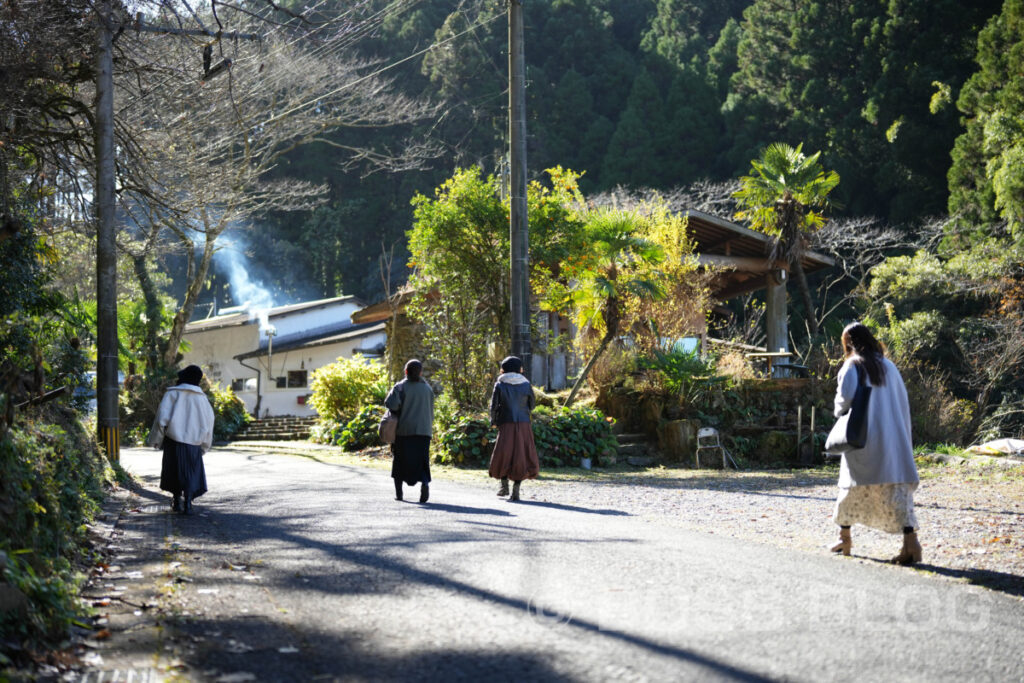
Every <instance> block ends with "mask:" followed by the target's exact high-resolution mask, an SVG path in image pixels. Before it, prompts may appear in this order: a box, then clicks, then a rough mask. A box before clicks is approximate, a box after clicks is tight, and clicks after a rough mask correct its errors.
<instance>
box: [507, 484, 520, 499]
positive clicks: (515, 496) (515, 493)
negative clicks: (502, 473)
mask: <svg viewBox="0 0 1024 683" xmlns="http://www.w3.org/2000/svg"><path fill="white" fill-rule="evenodd" d="M520 483H521V482H518V481H517V482H513V483H512V495H511V496H509V497H508V499H509V500H510V501H512V502H513V503H516V502H518V501H519V484H520Z"/></svg>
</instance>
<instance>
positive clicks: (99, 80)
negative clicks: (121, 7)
mask: <svg viewBox="0 0 1024 683" xmlns="http://www.w3.org/2000/svg"><path fill="white" fill-rule="evenodd" d="M96 12H97V23H98V24H99V26H98V35H99V49H98V50H97V56H96V130H95V135H96V187H95V192H96V195H95V197H94V198H93V199H94V201H95V204H96V408H97V421H96V422H97V427H98V429H99V434H98V436H99V441H100V444H101V445H102V447H103V448H104V450H105V451H106V453H107V457H108V458H109V459H110V460H111V461H117V460H118V459H119V458H120V455H121V442H120V435H119V426H118V415H117V408H118V406H117V403H118V401H117V395H118V381H117V351H118V349H117V247H116V243H115V236H114V58H113V54H112V53H113V36H112V35H111V29H112V26H111V25H112V19H113V10H112V7H111V3H110V0H100V2H97V3H96Z"/></svg>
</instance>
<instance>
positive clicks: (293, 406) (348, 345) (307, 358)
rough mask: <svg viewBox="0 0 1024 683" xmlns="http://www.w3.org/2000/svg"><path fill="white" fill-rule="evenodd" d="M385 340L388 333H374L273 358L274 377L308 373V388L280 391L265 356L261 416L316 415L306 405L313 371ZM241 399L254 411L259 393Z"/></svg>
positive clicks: (282, 389) (275, 354)
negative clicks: (290, 371) (268, 371)
mask: <svg viewBox="0 0 1024 683" xmlns="http://www.w3.org/2000/svg"><path fill="white" fill-rule="evenodd" d="M385 339H386V337H385V334H384V332H374V333H373V334H371V335H368V336H365V337H359V338H356V339H347V340H345V341H341V342H337V343H334V344H324V345H322V346H312V347H306V348H302V349H293V350H291V351H286V352H282V353H274V354H273V356H272V357H271V365H272V366H273V371H272V373H271V374H270V376H272V377H274V378H276V377H285V378H287V377H288V371H289V370H305V371H306V378H307V386H306V387H301V388H296V387H290V388H281V389H278V388H277V385H276V383H275V382H274V381H273V380H270V381H267V377H268V375H267V374H266V369H267V358H266V357H265V356H264V357H262V358H259V359H258V360H259V361H260V368H261V369H262V370H263V371H264V384H263V400H262V401H261V402H260V417H266V416H271V415H298V416H308V415H316V411H314V410H313V409H312V408H310V407H309V405H308V404H306V402H305V399H306V398H308V396H309V394H310V393H312V392H311V390H310V389H309V386H308V385H309V384H310V383H312V381H313V372H314V371H315V370H317V369H318V368H322V367H323V366H325V365H328V364H330V363H333V362H334V361H336V360H337V359H338V358H351V357H352V355H353V354H354V353H355V351H357V350H358V349H363V348H373V347H375V346H377V345H378V344H383V343H384V341H385ZM256 360H257V359H252V361H251V364H252V365H255V364H256V363H255V361H256ZM239 398H241V399H242V400H243V401H245V404H246V406H247V407H248V408H249V410H250V412H251V411H252V410H253V408H254V407H255V405H256V392H255V391H250V392H242V393H239Z"/></svg>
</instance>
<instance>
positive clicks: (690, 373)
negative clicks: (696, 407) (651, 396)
mask: <svg viewBox="0 0 1024 683" xmlns="http://www.w3.org/2000/svg"><path fill="white" fill-rule="evenodd" d="M636 362H637V366H638V367H639V368H640V369H642V370H647V371H650V372H653V373H654V376H655V378H656V380H657V383H658V384H660V385H661V387H662V388H663V389H664V390H665V392H666V393H669V394H672V395H674V396H679V397H680V398H681V399H683V402H684V403H686V404H690V403H694V402H698V401H700V400H702V397H703V396H704V395H705V394H706V393H707V392H708V390H709V389H710V388H711V387H712V386H714V385H715V384H718V383H722V382H727V381H728V378H726V377H721V376H715V375H716V372H717V368H716V365H717V363H716V360H715V359H712V358H702V357H701V355H700V352H699V351H696V350H694V351H684V350H681V349H679V350H675V349H674V350H671V351H659V350H655V351H654V354H653V355H652V356H648V357H642V358H638V359H637V361H636Z"/></svg>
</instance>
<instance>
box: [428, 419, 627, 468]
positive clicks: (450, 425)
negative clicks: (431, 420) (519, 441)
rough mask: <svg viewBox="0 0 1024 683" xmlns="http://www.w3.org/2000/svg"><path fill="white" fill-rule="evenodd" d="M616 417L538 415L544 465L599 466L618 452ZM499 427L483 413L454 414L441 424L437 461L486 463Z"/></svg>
mask: <svg viewBox="0 0 1024 683" xmlns="http://www.w3.org/2000/svg"><path fill="white" fill-rule="evenodd" d="M614 423H615V421H614V419H612V418H610V417H605V415H604V413H602V412H601V411H599V410H596V409H594V408H583V407H577V408H548V407H545V406H538V407H537V408H536V409H535V410H534V411H533V438H534V442H535V443H536V444H537V455H538V456H539V457H540V464H541V467H542V468H543V467H569V466H572V467H575V466H577V465H579V462H580V459H581V458H591V459H592V460H593V461H594V462H595V463H597V464H600V463H602V462H603V461H607V459H608V458H609V457H610V456H612V455H614V454H615V447H616V440H615V435H614V434H612V425H613V424H614ZM497 436H498V429H497V428H496V427H492V426H491V424H490V420H489V419H488V418H487V417H486V416H485V415H484V414H482V413H468V414H467V413H455V414H454V415H452V416H451V417H450V418H449V419H448V420H447V421H446V422H443V423H439V426H438V429H437V439H436V443H437V447H436V448H435V456H434V459H435V460H436V461H437V462H440V463H450V464H457V465H486V464H487V463H488V462H489V460H490V457H491V452H492V451H493V450H494V442H495V440H496V439H497Z"/></svg>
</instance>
